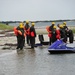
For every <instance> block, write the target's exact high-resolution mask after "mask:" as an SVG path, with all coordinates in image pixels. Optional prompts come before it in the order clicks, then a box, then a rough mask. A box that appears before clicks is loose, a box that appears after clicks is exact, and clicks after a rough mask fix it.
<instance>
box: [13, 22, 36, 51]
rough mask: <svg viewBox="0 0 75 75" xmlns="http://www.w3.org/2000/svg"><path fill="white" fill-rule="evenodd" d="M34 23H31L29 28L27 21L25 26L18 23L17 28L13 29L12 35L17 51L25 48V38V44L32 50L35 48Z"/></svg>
mask: <svg viewBox="0 0 75 75" xmlns="http://www.w3.org/2000/svg"><path fill="white" fill-rule="evenodd" d="M34 26H35V23H31V26H30V25H29V21H26V23H25V25H24V23H20V24H19V26H18V27H14V33H15V35H16V37H17V49H18V50H19V49H20V50H22V49H23V47H24V46H25V38H26V41H27V44H28V45H30V46H31V48H34V46H35V37H36V31H35V28H34Z"/></svg>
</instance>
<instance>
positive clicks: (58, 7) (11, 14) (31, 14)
mask: <svg viewBox="0 0 75 75" xmlns="http://www.w3.org/2000/svg"><path fill="white" fill-rule="evenodd" d="M59 19H75V0H0V21H11V20H12V21H15V20H16V21H17V20H19V21H25V20H31V21H36V20H59Z"/></svg>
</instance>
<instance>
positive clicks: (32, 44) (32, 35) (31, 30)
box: [30, 23, 36, 49]
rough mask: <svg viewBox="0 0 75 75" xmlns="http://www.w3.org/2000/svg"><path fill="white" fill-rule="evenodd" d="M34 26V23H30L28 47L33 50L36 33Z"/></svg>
mask: <svg viewBox="0 0 75 75" xmlns="http://www.w3.org/2000/svg"><path fill="white" fill-rule="evenodd" d="M34 26H35V23H32V24H31V27H30V45H31V48H33V49H34V47H35V37H36V31H35V28H34Z"/></svg>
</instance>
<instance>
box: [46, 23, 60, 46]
mask: <svg viewBox="0 0 75 75" xmlns="http://www.w3.org/2000/svg"><path fill="white" fill-rule="evenodd" d="M54 24H55V23H52V25H51V26H48V27H46V29H47V31H48V37H49V44H50V45H51V44H52V43H53V42H55V41H56V40H57V39H60V30H57V29H56V26H55V25H54ZM50 27H51V28H50Z"/></svg>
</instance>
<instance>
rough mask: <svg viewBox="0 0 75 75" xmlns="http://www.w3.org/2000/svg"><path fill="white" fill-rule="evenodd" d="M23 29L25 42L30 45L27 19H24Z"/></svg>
mask: <svg viewBox="0 0 75 75" xmlns="http://www.w3.org/2000/svg"><path fill="white" fill-rule="evenodd" d="M24 29H25V32H26V42H27V44H28V45H30V37H29V30H30V26H29V21H26V24H25V27H24Z"/></svg>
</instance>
